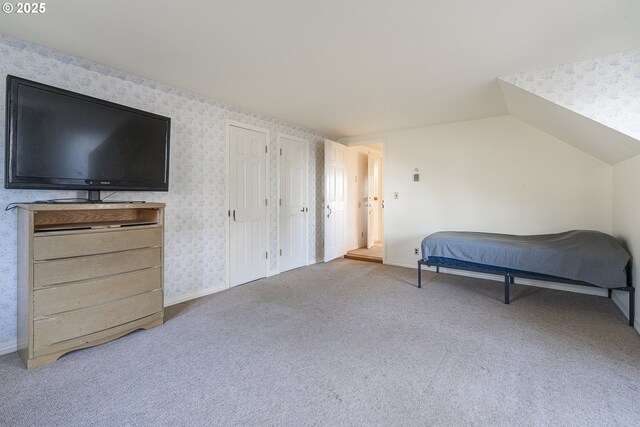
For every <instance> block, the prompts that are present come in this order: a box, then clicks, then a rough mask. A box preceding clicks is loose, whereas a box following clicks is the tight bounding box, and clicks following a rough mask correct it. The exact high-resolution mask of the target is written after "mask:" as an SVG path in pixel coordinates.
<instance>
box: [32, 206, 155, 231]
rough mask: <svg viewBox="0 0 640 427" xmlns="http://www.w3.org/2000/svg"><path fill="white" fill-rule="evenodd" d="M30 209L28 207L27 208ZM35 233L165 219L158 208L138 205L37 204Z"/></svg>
mask: <svg viewBox="0 0 640 427" xmlns="http://www.w3.org/2000/svg"><path fill="white" fill-rule="evenodd" d="M26 206H29V205H26ZM33 210H34V212H33V220H34V229H33V231H34V232H36V233H37V232H44V231H54V230H73V229H86V228H94V229H95V228H114V227H122V226H124V227H126V226H135V225H156V224H159V223H160V221H161V220H162V215H161V210H160V209H159V208H158V207H156V206H155V205H151V204H144V203H136V204H122V205H121V204H95V205H93V204H92V205H87V204H70V205H63V204H61V205H55V204H53V205H44V206H43V205H38V208H37V209H33Z"/></svg>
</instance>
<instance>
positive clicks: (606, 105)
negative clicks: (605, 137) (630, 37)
mask: <svg viewBox="0 0 640 427" xmlns="http://www.w3.org/2000/svg"><path fill="white" fill-rule="evenodd" d="M502 79H503V80H504V81H507V82H509V83H511V84H513V85H515V86H518V87H520V88H522V89H524V90H527V91H529V92H532V93H534V94H536V95H538V96H541V97H543V98H546V99H548V100H549V101H551V102H554V103H556V104H558V105H560V106H562V107H565V108H568V109H570V110H573V111H575V112H576V113H579V114H582V115H583V116H586V117H588V118H590V119H592V120H594V121H597V122H600V123H602V124H604V125H606V126H608V127H610V128H613V129H615V130H617V131H619V132H622V133H624V134H627V135H629V136H631V137H632V138H635V139H639V140H640V50H634V51H631V52H624V53H616V54H613V55H608V56H603V57H600V58H595V59H589V60H586V61H581V62H576V63H574V64H567V65H562V66H559V67H554V68H550V69H546V70H539V71H530V72H526V73H521V74H516V75H513V76H507V77H502Z"/></svg>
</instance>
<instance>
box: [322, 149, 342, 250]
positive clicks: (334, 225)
mask: <svg viewBox="0 0 640 427" xmlns="http://www.w3.org/2000/svg"><path fill="white" fill-rule="evenodd" d="M346 176H347V147H345V146H344V145H342V144H338V143H337V142H333V141H330V140H328V139H325V141H324V208H325V209H324V261H325V262H327V261H331V260H332V259H335V258H338V257H341V256H343V255H344V254H345V253H347V239H346V237H347V236H346V225H347V215H346V212H345V208H346V198H347V180H346Z"/></svg>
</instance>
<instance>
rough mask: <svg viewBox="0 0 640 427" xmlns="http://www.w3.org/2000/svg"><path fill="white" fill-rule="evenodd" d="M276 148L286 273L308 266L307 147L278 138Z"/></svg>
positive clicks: (281, 260)
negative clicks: (278, 150)
mask: <svg viewBox="0 0 640 427" xmlns="http://www.w3.org/2000/svg"><path fill="white" fill-rule="evenodd" d="M279 149H280V202H279V205H280V206H279V209H280V224H279V225H280V227H279V229H280V271H287V270H291V269H293V268H298V267H302V266H303V265H306V263H307V253H308V249H307V246H308V241H309V232H308V230H309V228H308V227H309V226H308V224H309V220H308V216H309V213H308V212H309V204H308V194H309V191H308V190H309V187H308V182H307V178H308V166H309V162H308V156H309V154H308V152H309V145H308V143H307V142H306V141H299V140H295V139H292V138H288V137H285V136H281V137H280V138H279Z"/></svg>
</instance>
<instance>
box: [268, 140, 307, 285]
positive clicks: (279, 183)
mask: <svg viewBox="0 0 640 427" xmlns="http://www.w3.org/2000/svg"><path fill="white" fill-rule="evenodd" d="M276 135H277V137H276V139H277V150H278V151H277V153H276V154H277V156H278V168H277V169H278V170H277V173H276V175H277V178H276V179H277V183H278V184H277V187H278V192H277V193H278V194H277V198H276V200H277V202H276V203H277V204H276V206H277V221H278V226H277V233H276V234H277V249H276V251H277V252H276V256H277V257H278V263H277V267H276V268H277V273H280V249H281V246H280V210H281V209H280V196H281V194H280V185H281V182H280V179H281V176H280V171H281V165H282V156H281V155H280V150H281V149H282V145H281V140H282V138H286V139H291V140H293V141H298V142H302V143H304V145H305V160H306V169H307V171H306V172H307V173H306V175H307V186H306V189H307V191H306V193H305V204H306V205H307V208H308V209H309V212H307V220H306V226H305V235H306V237H307V238H306V239H305V241H304V242H305V243H304V248H305V252H304V265H305V266H308V265H311V262H310V261H309V229H310V224H309V217H310V214H311V209H310V206H309V192H310V189H311V179H310V172H311V168H310V167H309V140H308V139H304V138H299V137H297V136H293V135H289V134H286V133H282V132H278V133H277V134H276Z"/></svg>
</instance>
